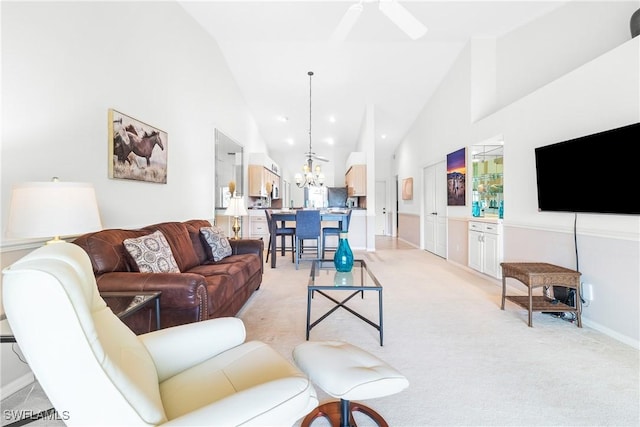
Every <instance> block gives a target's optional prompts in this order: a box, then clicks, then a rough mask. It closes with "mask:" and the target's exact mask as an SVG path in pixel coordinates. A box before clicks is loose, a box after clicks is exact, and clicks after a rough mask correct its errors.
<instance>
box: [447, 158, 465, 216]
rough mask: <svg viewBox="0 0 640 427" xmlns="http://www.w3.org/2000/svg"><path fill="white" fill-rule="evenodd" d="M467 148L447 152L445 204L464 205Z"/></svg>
mask: <svg viewBox="0 0 640 427" xmlns="http://www.w3.org/2000/svg"><path fill="white" fill-rule="evenodd" d="M466 176H467V150H466V148H461V149H459V150H458V151H454V152H453V153H450V154H447V206H465V205H466V199H467V197H466V184H465V181H466Z"/></svg>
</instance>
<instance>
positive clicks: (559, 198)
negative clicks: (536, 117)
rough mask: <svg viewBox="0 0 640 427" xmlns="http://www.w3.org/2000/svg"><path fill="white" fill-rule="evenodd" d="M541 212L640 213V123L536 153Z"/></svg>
mask: <svg viewBox="0 0 640 427" xmlns="http://www.w3.org/2000/svg"><path fill="white" fill-rule="evenodd" d="M535 158H536V180H537V185H538V210H539V211H557V212H589V213H606V214H631V215H638V214H640V197H639V196H638V194H639V192H640V173H639V172H638V161H639V160H640V123H635V124H631V125H628V126H623V127H620V128H616V129H611V130H607V131H604V132H599V133H595V134H593V135H588V136H583V137H580V138H575V139H571V140H568V141H564V142H559V143H557V144H551V145H547V146H544V147H538V148H536V149H535Z"/></svg>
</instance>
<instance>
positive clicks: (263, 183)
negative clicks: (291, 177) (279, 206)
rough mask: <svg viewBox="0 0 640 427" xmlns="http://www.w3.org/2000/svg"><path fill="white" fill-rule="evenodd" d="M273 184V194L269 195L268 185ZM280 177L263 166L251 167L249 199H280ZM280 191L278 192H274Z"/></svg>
mask: <svg viewBox="0 0 640 427" xmlns="http://www.w3.org/2000/svg"><path fill="white" fill-rule="evenodd" d="M268 182H269V183H271V187H272V190H271V191H272V193H271V194H268V193H267V183H268ZM279 188H280V177H279V176H278V175H276V174H275V173H273V172H272V171H270V170H269V169H267V168H265V167H264V166H262V165H249V197H267V196H270V197H272V198H274V199H279V198H280V191H279ZM274 189H278V191H274Z"/></svg>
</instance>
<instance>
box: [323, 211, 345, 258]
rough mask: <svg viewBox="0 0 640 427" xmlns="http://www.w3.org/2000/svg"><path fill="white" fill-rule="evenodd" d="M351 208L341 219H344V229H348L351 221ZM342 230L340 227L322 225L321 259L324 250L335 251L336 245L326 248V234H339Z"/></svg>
mask: <svg viewBox="0 0 640 427" xmlns="http://www.w3.org/2000/svg"><path fill="white" fill-rule="evenodd" d="M351 211H352V210H351V209H349V213H348V214H347V216H346V218H345V219H344V220H343V221H346V224H345V230H347V231H349V223H350V222H351ZM341 231H342V228H341V227H324V228H323V229H322V259H324V252H325V250H327V249H329V250H331V251H335V250H336V249H337V246H331V247H328V248H327V236H339V235H340V233H341Z"/></svg>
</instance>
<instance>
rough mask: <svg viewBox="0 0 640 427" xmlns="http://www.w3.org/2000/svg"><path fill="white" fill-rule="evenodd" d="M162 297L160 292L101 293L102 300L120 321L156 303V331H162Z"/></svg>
mask: <svg viewBox="0 0 640 427" xmlns="http://www.w3.org/2000/svg"><path fill="white" fill-rule="evenodd" d="M160 295H162V292H160V291H157V292H154V291H123V292H100V296H101V297H102V299H103V300H104V301H105V302H106V303H107V306H108V307H109V308H110V309H111V310H112V311H113V312H114V313H115V315H116V316H118V318H119V319H124V318H125V317H128V316H131V315H132V314H133V313H135V312H136V311H138V310H140V309H142V308H143V307H145V306H147V305H149V304H151V303H152V302H154V301H155V304H156V307H155V308H156V330H158V329H160Z"/></svg>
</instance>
